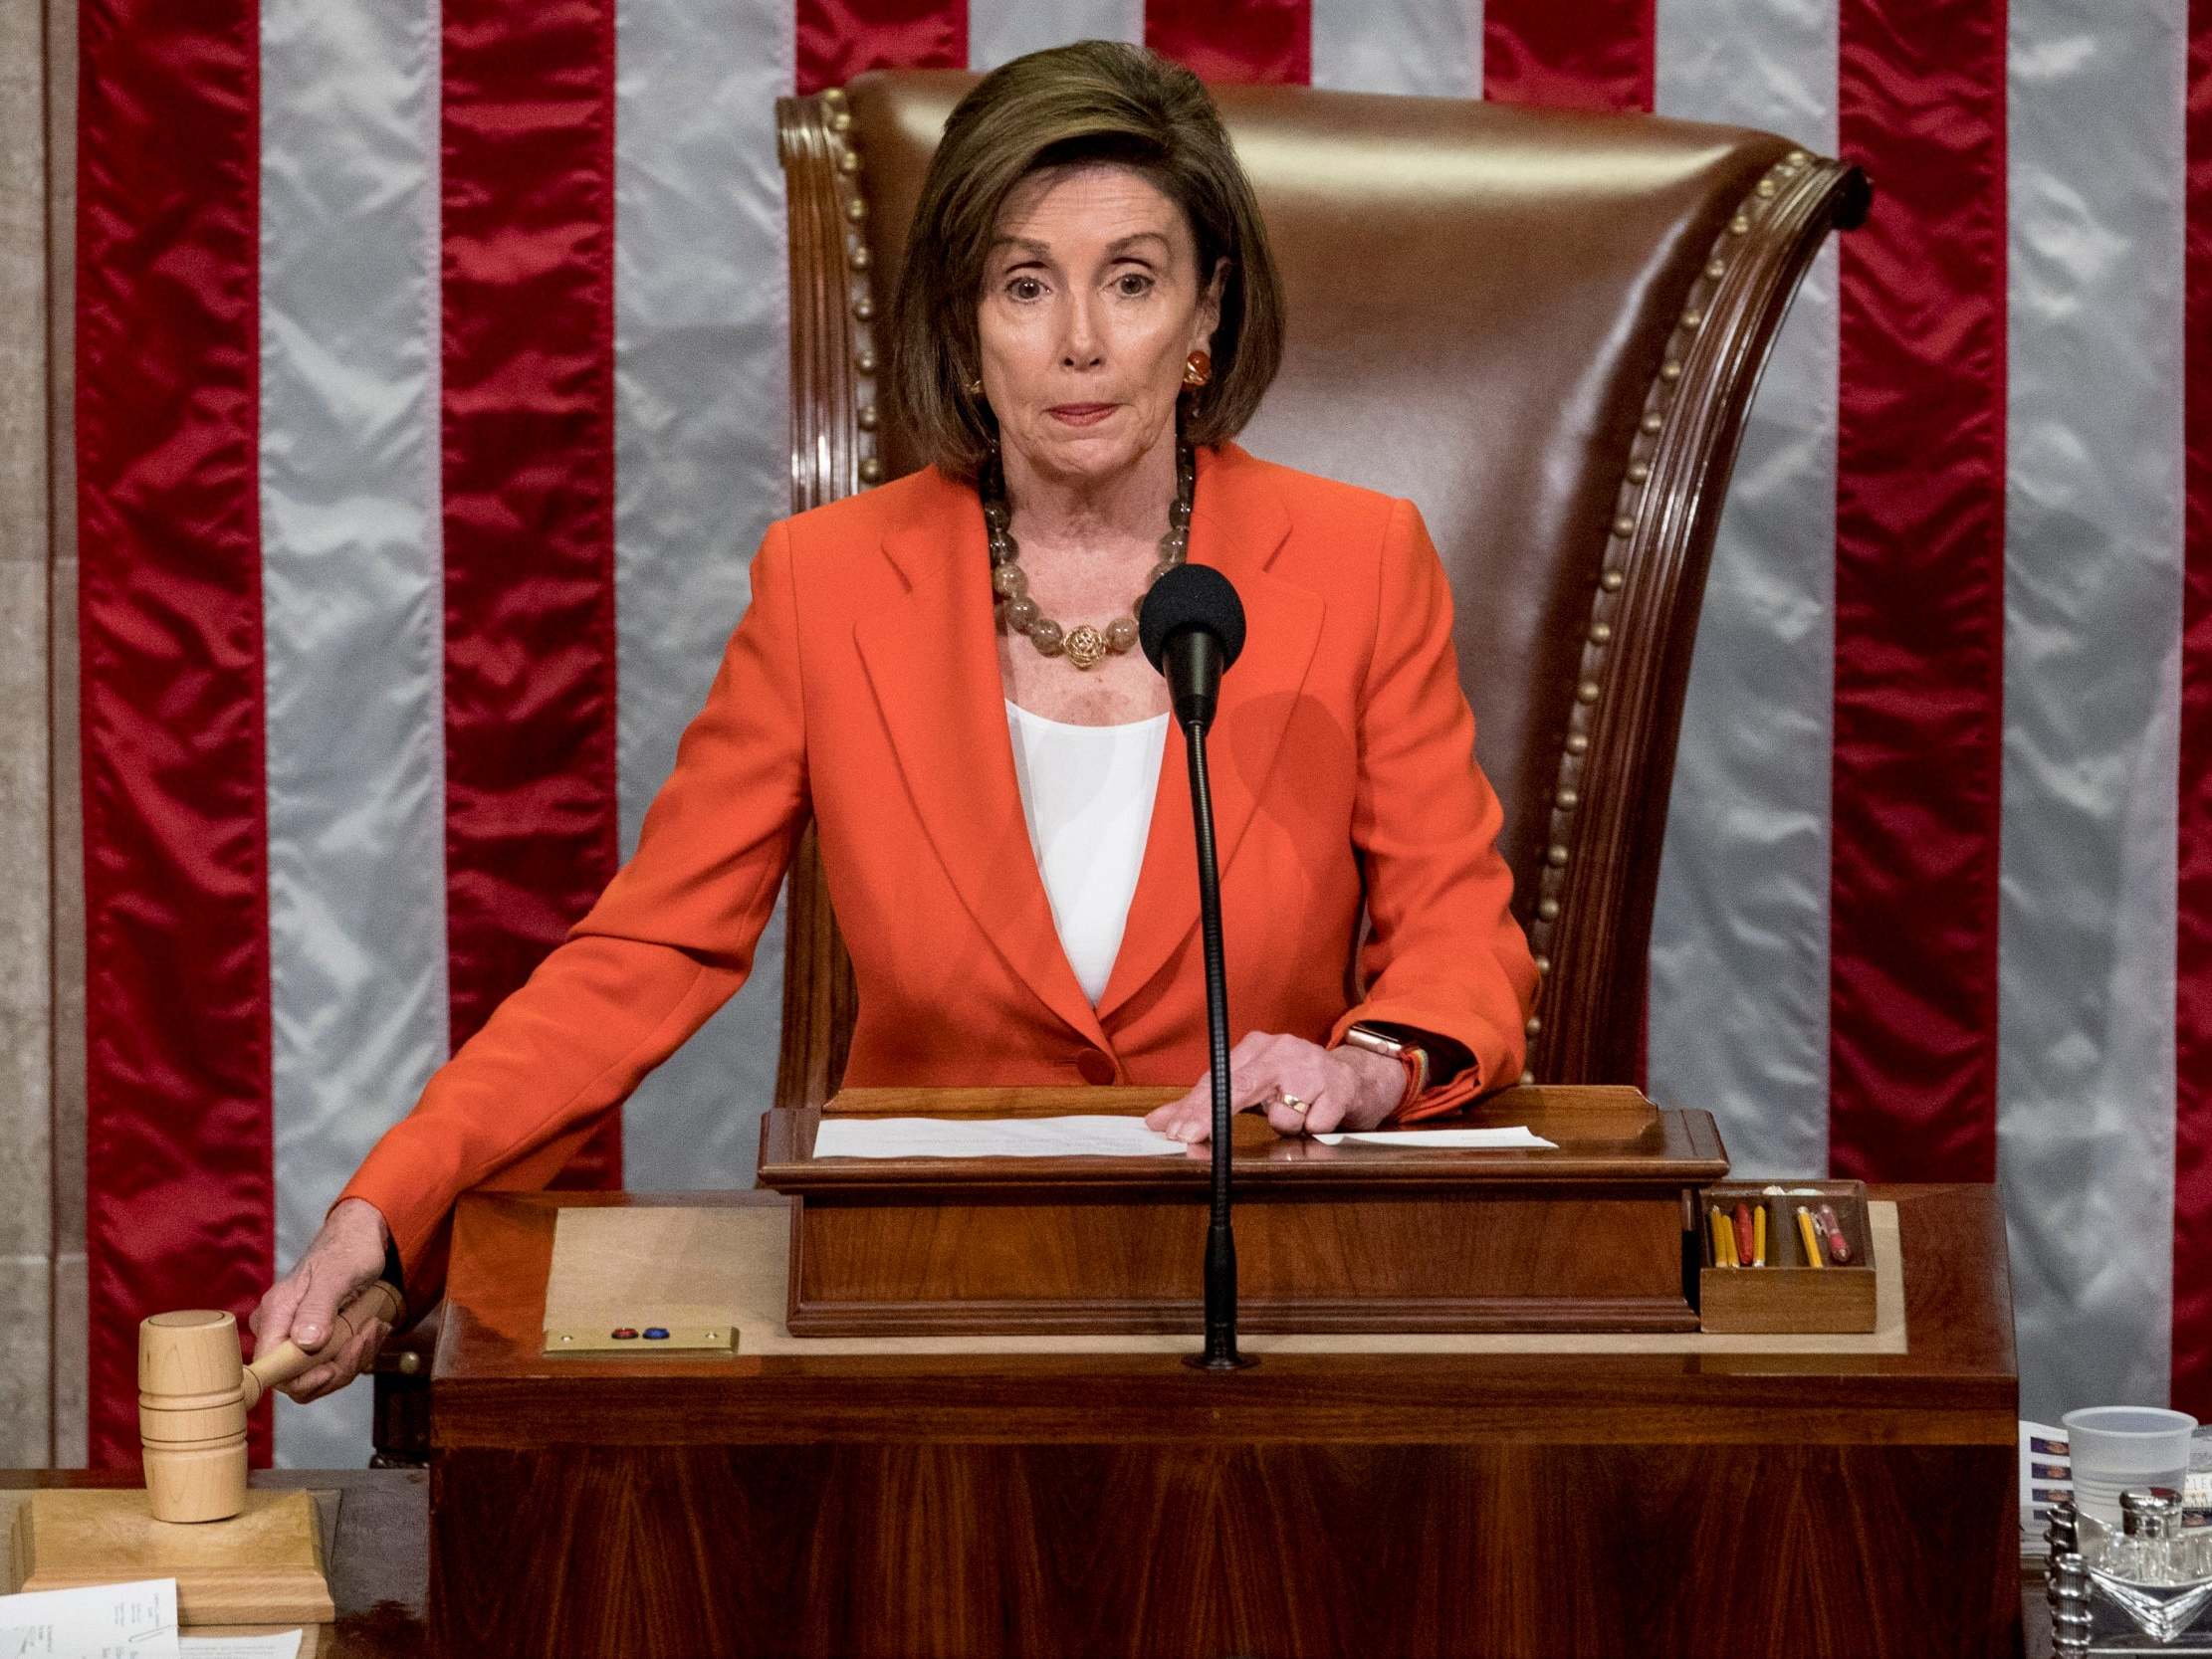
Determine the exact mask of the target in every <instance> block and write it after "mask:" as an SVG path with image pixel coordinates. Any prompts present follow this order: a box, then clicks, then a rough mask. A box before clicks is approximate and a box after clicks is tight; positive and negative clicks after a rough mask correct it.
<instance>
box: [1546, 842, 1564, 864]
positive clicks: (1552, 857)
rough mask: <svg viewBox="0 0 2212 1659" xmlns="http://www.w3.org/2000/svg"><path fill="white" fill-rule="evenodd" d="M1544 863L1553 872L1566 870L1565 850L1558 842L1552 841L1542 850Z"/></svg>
mask: <svg viewBox="0 0 2212 1659" xmlns="http://www.w3.org/2000/svg"><path fill="white" fill-rule="evenodd" d="M1544 862H1545V863H1546V864H1548V865H1550V866H1551V867H1552V868H1553V869H1554V870H1564V869H1566V868H1567V849H1566V848H1565V847H1563V846H1561V845H1560V844H1559V843H1558V842H1556V841H1554V842H1553V843H1552V844H1551V845H1550V846H1549V847H1546V848H1545V849H1544Z"/></svg>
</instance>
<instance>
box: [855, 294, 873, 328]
mask: <svg viewBox="0 0 2212 1659" xmlns="http://www.w3.org/2000/svg"><path fill="white" fill-rule="evenodd" d="M852 314H853V315H854V316H856V317H858V318H859V319H860V320H861V321H863V322H865V321H867V320H868V318H870V317H871V316H873V315H875V314H876V303H875V302H874V301H873V300H871V299H869V298H868V297H867V296H866V295H865V294H863V295H862V296H861V297H860V298H859V299H857V300H855V301H854V302H853V303H852Z"/></svg>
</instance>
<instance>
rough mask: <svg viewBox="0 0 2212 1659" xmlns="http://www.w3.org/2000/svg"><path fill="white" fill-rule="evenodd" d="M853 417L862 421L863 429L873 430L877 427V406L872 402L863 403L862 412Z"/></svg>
mask: <svg viewBox="0 0 2212 1659" xmlns="http://www.w3.org/2000/svg"><path fill="white" fill-rule="evenodd" d="M853 419H854V420H856V421H858V422H859V423H860V430H861V431H863V432H873V431H874V430H875V429H876V406H875V405H874V404H872V403H863V404H862V405H861V406H860V412H859V413H858V414H857V415H855V416H853Z"/></svg>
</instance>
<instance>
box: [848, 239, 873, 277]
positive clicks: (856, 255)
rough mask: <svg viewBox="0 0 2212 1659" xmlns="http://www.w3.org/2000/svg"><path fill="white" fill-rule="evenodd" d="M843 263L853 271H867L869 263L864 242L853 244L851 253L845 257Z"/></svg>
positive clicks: (866, 246)
mask: <svg viewBox="0 0 2212 1659" xmlns="http://www.w3.org/2000/svg"><path fill="white" fill-rule="evenodd" d="M845 263H846V264H848V265H850V266H851V267H852V268H853V269H854V270H855V271H865V270H867V269H868V266H869V264H870V263H871V262H870V260H869V258H868V245H867V244H866V243H865V242H856V243H854V244H853V246H852V252H851V253H849V254H847V255H846V256H845Z"/></svg>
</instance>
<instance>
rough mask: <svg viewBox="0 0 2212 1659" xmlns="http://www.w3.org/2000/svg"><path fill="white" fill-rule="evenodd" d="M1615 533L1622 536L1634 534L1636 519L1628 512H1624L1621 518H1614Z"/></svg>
mask: <svg viewBox="0 0 2212 1659" xmlns="http://www.w3.org/2000/svg"><path fill="white" fill-rule="evenodd" d="M1613 533H1614V534H1615V535H1622V536H1627V535H1634V534H1635V533H1636V520H1635V519H1634V518H1631V517H1630V516H1629V515H1628V514H1626V513H1624V514H1622V515H1621V517H1620V518H1616V519H1614V520H1613Z"/></svg>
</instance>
